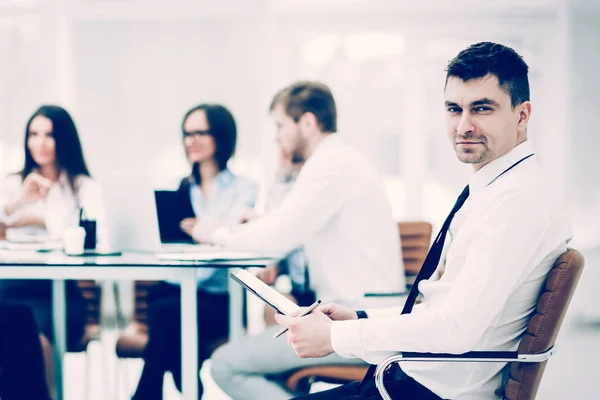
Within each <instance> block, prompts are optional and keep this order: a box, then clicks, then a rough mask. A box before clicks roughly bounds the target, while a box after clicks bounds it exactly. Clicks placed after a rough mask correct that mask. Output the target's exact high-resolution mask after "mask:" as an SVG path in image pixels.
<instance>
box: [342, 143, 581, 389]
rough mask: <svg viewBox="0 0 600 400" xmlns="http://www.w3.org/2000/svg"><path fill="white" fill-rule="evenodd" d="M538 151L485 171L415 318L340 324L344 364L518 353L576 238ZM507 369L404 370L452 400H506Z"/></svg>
mask: <svg viewBox="0 0 600 400" xmlns="http://www.w3.org/2000/svg"><path fill="white" fill-rule="evenodd" d="M531 153H533V149H532V147H531V146H530V144H529V143H528V142H525V143H522V144H521V145H519V146H517V147H516V148H515V149H513V150H512V151H511V152H509V153H508V154H506V155H505V156H503V157H500V158H499V159H497V160H495V161H493V162H491V163H489V164H488V165H486V166H484V167H483V168H482V169H480V170H479V171H478V172H476V173H475V174H474V176H473V177H472V178H471V180H470V182H469V189H470V196H469V198H468V199H467V201H466V203H465V204H464V206H463V208H462V209H461V210H460V211H459V212H458V213H457V214H456V216H455V218H454V220H453V222H452V225H451V227H450V235H449V237H448V238H447V239H446V240H447V241H448V240H450V241H451V243H450V245H449V246H448V252H447V256H446V270H445V272H444V274H443V276H442V277H441V278H440V279H439V280H433V279H430V280H424V281H422V282H421V283H420V285H419V290H420V292H421V293H422V294H423V296H424V301H423V303H421V304H419V305H417V306H416V307H415V308H414V310H413V312H412V313H411V314H405V315H399V314H400V309H399V308H395V309H380V310H371V311H367V314H368V316H369V318H368V319H362V320H358V321H340V322H334V323H333V327H332V330H331V340H332V345H333V348H334V350H335V351H336V352H337V353H338V354H340V355H342V356H343V357H349V358H350V357H359V358H362V359H364V360H366V361H368V362H370V363H374V364H376V363H379V362H381V361H383V359H385V358H386V357H388V356H390V355H393V354H395V353H397V352H402V351H411V352H430V353H453V354H460V353H465V352H468V351H472V350H506V351H511V350H516V349H517V347H518V343H519V340H520V339H521V337H522V334H523V333H524V331H525V328H526V326H527V323H528V320H529V315H530V314H531V312H532V311H533V310H534V308H535V304H536V302H537V298H538V296H539V294H540V290H541V287H542V285H543V283H544V280H545V278H546V275H547V273H548V271H549V270H550V268H551V267H552V265H553V264H554V262H555V261H556V259H557V258H558V256H559V255H560V254H561V253H563V252H564V251H565V250H566V243H567V242H568V241H569V240H570V238H571V236H572V235H571V229H570V226H569V223H568V222H567V219H566V217H565V212H564V207H563V205H562V202H561V200H559V199H560V196H559V195H556V194H554V193H553V191H552V190H551V186H550V185H549V183H548V181H547V180H546V179H544V177H543V175H542V171H541V169H540V167H539V165H538V163H537V160H536V158H535V156H533V157H530V158H529V159H527V160H525V161H523V162H522V163H520V164H519V165H517V166H516V167H514V168H513V169H511V170H510V171H508V172H506V173H505V174H504V175H502V176H501V177H499V178H498V179H496V180H494V179H495V178H496V177H497V176H498V175H499V174H501V173H502V172H503V171H504V170H506V169H507V168H509V167H510V166H511V165H513V164H514V163H516V162H517V161H519V160H521V159H522V158H524V157H526V156H527V155H529V154H531ZM504 366H505V364H501V363H433V362H432V363H429V362H427V363H416V362H412V363H411V362H404V363H402V364H401V368H402V370H403V371H404V372H406V374H408V375H409V376H411V377H412V378H414V379H415V380H416V381H418V382H420V383H421V384H422V385H424V386H425V387H427V388H428V389H430V390H431V391H433V392H434V393H436V394H437V395H438V396H440V397H442V398H444V399H459V400H464V399H478V400H480V399H496V398H498V396H497V395H495V394H494V392H495V390H496V389H498V388H500V387H501V386H502V384H503V382H502V378H503V376H502V369H503V367H504Z"/></svg>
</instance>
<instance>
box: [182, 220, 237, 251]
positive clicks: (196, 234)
mask: <svg viewBox="0 0 600 400" xmlns="http://www.w3.org/2000/svg"><path fill="white" fill-rule="evenodd" d="M184 221H185V220H184ZM227 226H230V224H229V223H227V222H225V221H221V220H220V219H217V218H213V217H202V218H199V219H198V220H196V223H195V224H194V227H193V228H192V230H191V233H190V235H191V236H192V238H194V240H195V241H196V242H198V243H206V244H213V242H212V239H211V236H212V234H213V232H214V231H216V230H217V229H219V228H223V227H227ZM182 229H183V227H182Z"/></svg>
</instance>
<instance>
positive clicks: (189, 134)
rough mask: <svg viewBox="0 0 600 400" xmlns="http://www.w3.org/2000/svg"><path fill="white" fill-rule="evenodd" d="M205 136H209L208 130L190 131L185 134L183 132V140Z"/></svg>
mask: <svg viewBox="0 0 600 400" xmlns="http://www.w3.org/2000/svg"><path fill="white" fill-rule="evenodd" d="M206 135H210V129H207V130H204V131H191V132H186V131H183V138H184V139H185V138H188V137H197V136H206Z"/></svg>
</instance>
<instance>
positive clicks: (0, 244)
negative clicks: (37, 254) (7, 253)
mask: <svg viewBox="0 0 600 400" xmlns="http://www.w3.org/2000/svg"><path fill="white" fill-rule="evenodd" d="M62 248H63V244H62V242H60V241H58V240H57V241H46V242H30V243H25V242H19V243H15V242H9V241H8V240H2V241H0V249H2V250H13V251H51V250H60V249H62Z"/></svg>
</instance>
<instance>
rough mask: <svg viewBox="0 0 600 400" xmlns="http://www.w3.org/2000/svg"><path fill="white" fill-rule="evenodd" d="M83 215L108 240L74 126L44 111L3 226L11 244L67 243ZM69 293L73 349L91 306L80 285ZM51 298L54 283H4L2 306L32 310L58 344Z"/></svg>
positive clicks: (11, 186)
mask: <svg viewBox="0 0 600 400" xmlns="http://www.w3.org/2000/svg"><path fill="white" fill-rule="evenodd" d="M80 209H83V210H84V213H85V215H86V216H87V218H89V219H96V220H97V222H98V225H97V226H98V229H97V230H98V239H99V242H100V241H103V240H105V238H104V236H105V233H104V232H105V230H104V229H105V228H104V227H103V222H104V221H103V219H104V218H103V216H104V213H103V209H102V196H101V192H100V188H99V186H98V185H97V183H96V182H95V181H94V180H92V178H91V176H90V172H89V170H88V168H87V166H86V163H85V160H84V157H83V151H82V148H81V142H80V141H79V135H78V133H77V128H76V127H75V123H74V122H73V119H72V118H71V116H70V115H69V113H68V112H67V111H66V110H65V109H63V108H61V107H59V106H55V105H44V106H42V107H40V108H39V109H38V110H36V111H35V112H34V113H33V115H32V116H31V118H29V120H28V121H27V125H26V128H25V163H24V166H23V169H22V170H21V171H20V172H19V173H16V174H12V175H9V176H8V177H7V178H6V179H5V181H4V182H3V185H2V187H1V188H0V223H2V224H4V225H5V226H6V227H7V229H6V234H7V237H8V239H11V236H12V237H14V238H19V237H22V236H23V235H25V236H29V237H31V236H35V237H37V238H38V239H39V240H42V239H45V238H50V239H62V238H63V234H64V232H65V229H66V228H68V227H72V226H77V225H78V222H79V220H78V218H79V210H80ZM66 288H67V293H66V294H67V310H66V311H67V348H70V347H72V346H74V345H76V344H77V343H78V342H79V341H80V340H81V339H82V337H83V335H84V328H85V323H86V303H85V301H84V299H83V297H82V295H81V291H80V290H79V287H78V286H77V284H76V282H75V281H67V283H66ZM51 293H52V291H51V281H49V280H2V281H0V300H2V301H10V302H14V303H20V304H25V305H27V306H28V307H29V308H31V310H32V311H33V315H34V318H35V320H36V323H37V327H38V329H39V332H40V334H41V335H42V336H43V338H42V341H43V342H47V341H48V340H49V341H50V342H52V340H53V330H52V306H51ZM45 339H47V340H45Z"/></svg>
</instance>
